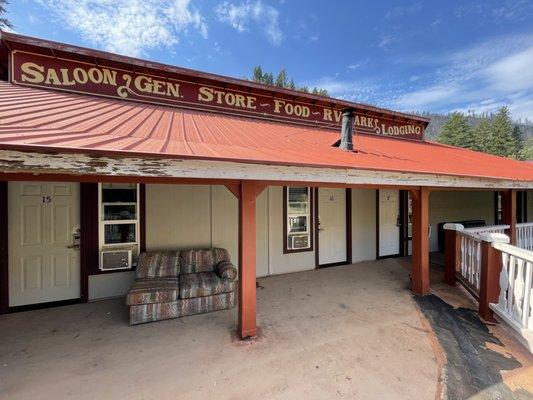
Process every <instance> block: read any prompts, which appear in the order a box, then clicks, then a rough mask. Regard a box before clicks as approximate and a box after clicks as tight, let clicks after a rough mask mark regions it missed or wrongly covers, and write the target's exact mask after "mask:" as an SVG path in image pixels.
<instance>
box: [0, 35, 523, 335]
mask: <svg viewBox="0 0 533 400" xmlns="http://www.w3.org/2000/svg"><path fill="white" fill-rule="evenodd" d="M1 39H2V40H1V47H0V60H1V62H0V79H1V81H0V173H1V177H0V216H1V220H2V221H3V222H2V224H1V226H0V229H1V231H0V282H1V286H0V312H8V311H16V310H18V309H26V308H28V307H35V306H41V305H43V304H44V305H50V304H54V305H57V304H63V303H65V304H68V303H71V302H79V301H81V302H86V301H90V300H96V299H100V298H106V297H112V296H121V295H124V294H125V292H126V291H127V289H128V288H129V286H130V285H131V283H132V279H133V272H132V271H133V269H134V267H135V260H136V257H137V256H138V254H139V253H140V252H143V251H145V250H157V249H180V248H187V247H210V246H217V247H224V248H226V249H228V250H229V251H230V254H231V256H232V260H234V262H235V263H236V264H237V265H238V266H239V289H240V290H239V293H240V295H239V334H240V335H241V337H247V336H253V335H255V334H256V322H255V321H256V319H255V316H256V304H255V301H256V292H255V291H256V285H255V279H256V276H267V275H272V274H284V273H289V272H294V271H301V270H306V269H313V268H319V267H326V266H334V265H340V264H350V263H355V262H358V261H362V260H372V259H376V258H380V257H391V256H400V255H410V254H412V265H413V267H412V274H411V278H412V290H413V291H414V292H415V293H418V294H420V295H424V294H426V293H428V292H429V268H428V266H429V252H430V251H436V250H438V248H439V244H438V241H439V224H440V223H443V222H451V221H463V220H481V221H482V222H483V223H486V224H492V223H493V221H494V220H495V219H498V218H499V219H500V220H502V222H504V223H506V224H508V225H510V226H511V227H512V228H511V231H512V230H513V229H514V228H513V227H514V225H515V224H516V217H517V215H518V219H519V220H521V221H526V220H527V215H533V211H532V210H531V208H532V204H533V203H532V201H533V200H532V198H531V195H528V192H527V190H528V189H532V188H533V165H531V164H529V163H523V162H519V161H514V160H508V159H503V158H499V157H495V156H491V155H487V154H482V153H476V152H473V151H469V150H465V149H458V148H454V147H450V146H445V145H441V144H437V143H433V142H430V141H427V140H425V138H424V130H425V127H426V126H427V124H428V123H429V120H428V119H426V118H422V117H419V116H415V115H409V114H405V113H399V112H394V111H391V110H386V109H381V108H377V107H373V106H369V105H366V104H358V103H351V102H346V101H342V100H336V99H332V98H329V97H323V96H315V95H311V94H305V93H300V92H296V91H292V90H287V89H281V88H276V87H270V86H265V85H261V84H257V83H253V82H248V81H244V80H239V79H233V78H227V77H222V76H217V75H213V74H207V73H201V72H197V71H192V70H188V69H183V68H177V67H173V66H168V65H162V64H157V63H153V62H149V61H144V60H139V59H134V58H129V57H124V56H118V55H115V54H109V53H105V52H100V51H95V50H90V49H85V48H80V47H76V46H70V45H66V44H61V43H55V42H50V41H45V40H40V39H35V38H30V37H25V36H20V35H16V34H12V33H5V32H3V33H2V36H1ZM343 121H344V122H345V123H346V121H348V122H349V123H348V124H347V125H345V129H344V132H345V133H346V132H347V130H346V127H348V130H349V127H351V126H353V128H354V136H353V150H346V149H345V148H343V147H345V146H344V145H346V141H345V142H343V143H341V140H340V138H341V125H342V122H343ZM351 121H353V125H352V124H351ZM499 192H500V193H501V196H500V197H501V201H500V200H499V199H500V197H499V195H498V193H499ZM517 198H518V201H517ZM528 209H529V210H528Z"/></svg>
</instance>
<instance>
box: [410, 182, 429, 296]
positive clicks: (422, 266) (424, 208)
mask: <svg viewBox="0 0 533 400" xmlns="http://www.w3.org/2000/svg"><path fill="white" fill-rule="evenodd" d="M411 193H412V195H413V197H412V199H413V256H412V266H413V268H412V273H411V290H412V291H413V292H414V293H416V294H418V295H420V296H424V295H426V294H429V291H430V287H429V189H428V188H426V187H421V188H420V189H418V190H412V191H411Z"/></svg>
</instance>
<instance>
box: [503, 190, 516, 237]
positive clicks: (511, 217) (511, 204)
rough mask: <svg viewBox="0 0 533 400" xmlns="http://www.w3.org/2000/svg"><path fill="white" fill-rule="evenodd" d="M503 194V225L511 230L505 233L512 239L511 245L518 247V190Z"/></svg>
mask: <svg viewBox="0 0 533 400" xmlns="http://www.w3.org/2000/svg"><path fill="white" fill-rule="evenodd" d="M501 194H502V224H504V225H509V226H510V228H508V229H506V230H505V233H506V234H507V236H509V238H510V239H511V244H512V245H516V190H512V189H511V190H506V191H504V192H501Z"/></svg>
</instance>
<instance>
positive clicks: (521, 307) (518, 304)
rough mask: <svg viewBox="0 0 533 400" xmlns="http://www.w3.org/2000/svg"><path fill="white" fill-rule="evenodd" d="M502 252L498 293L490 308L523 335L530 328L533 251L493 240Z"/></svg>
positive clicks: (532, 317) (531, 327)
mask: <svg viewBox="0 0 533 400" xmlns="http://www.w3.org/2000/svg"><path fill="white" fill-rule="evenodd" d="M492 246H493V247H494V248H495V249H497V250H499V251H500V252H501V257H502V270H501V273H500V296H499V298H498V303H497V304H494V303H492V304H490V307H491V308H492V310H493V311H494V312H495V313H496V314H497V315H498V316H500V317H501V318H502V319H504V320H505V322H507V323H508V324H509V325H511V326H512V327H513V328H515V329H516V330H517V331H518V332H519V333H521V334H522V335H523V334H524V333H527V332H528V331H529V332H530V333H531V332H533V288H532V281H533V252H531V251H528V250H524V249H520V248H518V247H516V246H512V245H510V244H504V243H493V244H492Z"/></svg>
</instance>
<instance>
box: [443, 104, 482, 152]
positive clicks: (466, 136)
mask: <svg viewBox="0 0 533 400" xmlns="http://www.w3.org/2000/svg"><path fill="white" fill-rule="evenodd" d="M437 140H438V141H439V142H441V143H444V144H449V145H451V146H458V147H465V148H468V149H471V148H473V146H474V140H473V135H472V128H471V127H470V125H469V124H468V121H467V120H466V118H465V116H464V115H463V114H462V113H459V112H454V113H452V115H451V116H450V118H449V119H448V121H446V123H445V124H444V125H443V126H442V128H441V131H440V133H439V136H438V138H437Z"/></svg>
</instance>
